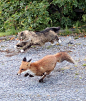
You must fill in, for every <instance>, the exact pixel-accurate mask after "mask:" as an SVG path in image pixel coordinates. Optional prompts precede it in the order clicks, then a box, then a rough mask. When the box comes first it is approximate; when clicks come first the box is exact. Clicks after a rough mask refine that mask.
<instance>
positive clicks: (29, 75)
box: [24, 73, 34, 77]
mask: <svg viewBox="0 0 86 101" xmlns="http://www.w3.org/2000/svg"><path fill="white" fill-rule="evenodd" d="M28 75H29V77H34V76H33V75H31V74H29V73H26V74H25V75H24V76H25V77H27V76H28Z"/></svg>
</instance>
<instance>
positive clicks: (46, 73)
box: [39, 71, 51, 82]
mask: <svg viewBox="0 0 86 101" xmlns="http://www.w3.org/2000/svg"><path fill="white" fill-rule="evenodd" d="M50 72H51V71H48V72H45V73H44V75H43V76H42V78H41V79H40V80H39V82H43V80H44V78H45V77H46V75H49V74H50Z"/></svg>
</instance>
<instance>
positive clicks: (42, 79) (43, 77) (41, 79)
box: [39, 74, 46, 83]
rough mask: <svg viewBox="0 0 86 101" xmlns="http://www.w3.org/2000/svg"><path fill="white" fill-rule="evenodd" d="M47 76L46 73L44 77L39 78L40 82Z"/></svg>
mask: <svg viewBox="0 0 86 101" xmlns="http://www.w3.org/2000/svg"><path fill="white" fill-rule="evenodd" d="M45 77H46V74H44V75H43V77H42V78H41V79H40V80H39V82H41V83H42V82H43V79H44V78H45Z"/></svg>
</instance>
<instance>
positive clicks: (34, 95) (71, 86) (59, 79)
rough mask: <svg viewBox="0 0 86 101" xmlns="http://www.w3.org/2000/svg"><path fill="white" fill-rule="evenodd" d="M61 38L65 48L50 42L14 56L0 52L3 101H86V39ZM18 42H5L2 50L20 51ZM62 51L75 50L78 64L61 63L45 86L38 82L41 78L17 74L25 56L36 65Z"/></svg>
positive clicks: (0, 87) (0, 100)
mask: <svg viewBox="0 0 86 101" xmlns="http://www.w3.org/2000/svg"><path fill="white" fill-rule="evenodd" d="M60 39H61V40H62V43H61V45H58V44H56V45H51V44H50V43H46V44H45V45H44V46H42V47H32V48H30V49H28V50H27V52H25V53H19V54H17V55H14V56H11V57H7V56H6V55H7V54H8V53H6V52H0V101H86V38H85V37H81V38H78V39H75V38H74V37H72V36H66V37H63V36H61V37H60ZM16 43H17V40H9V41H1V42H0V50H6V49H10V50H14V51H16V49H14V46H15V45H16ZM59 51H72V52H69V54H70V55H71V56H72V57H73V59H74V60H75V61H76V62H77V65H74V64H71V63H69V62H67V61H64V62H62V63H57V65H56V67H55V69H54V70H53V71H52V73H51V74H50V75H49V76H47V77H46V78H45V79H44V81H45V83H39V82H38V81H39V79H40V76H35V77H32V78H31V77H24V75H20V76H18V75H16V74H17V72H18V70H19V66H20V64H21V61H22V59H23V57H27V59H30V58H32V62H34V61H37V60H39V59H41V58H43V57H44V56H45V55H49V54H55V53H57V52H59ZM58 69H60V71H58Z"/></svg>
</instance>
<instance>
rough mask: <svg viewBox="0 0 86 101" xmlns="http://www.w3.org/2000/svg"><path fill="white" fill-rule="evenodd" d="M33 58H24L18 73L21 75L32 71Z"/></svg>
mask: <svg viewBox="0 0 86 101" xmlns="http://www.w3.org/2000/svg"><path fill="white" fill-rule="evenodd" d="M31 60H32V59H30V60H29V61H27V59H26V57H24V58H23V61H22V63H21V65H20V68H19V71H18V73H17V75H20V74H22V73H30V64H31Z"/></svg>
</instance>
